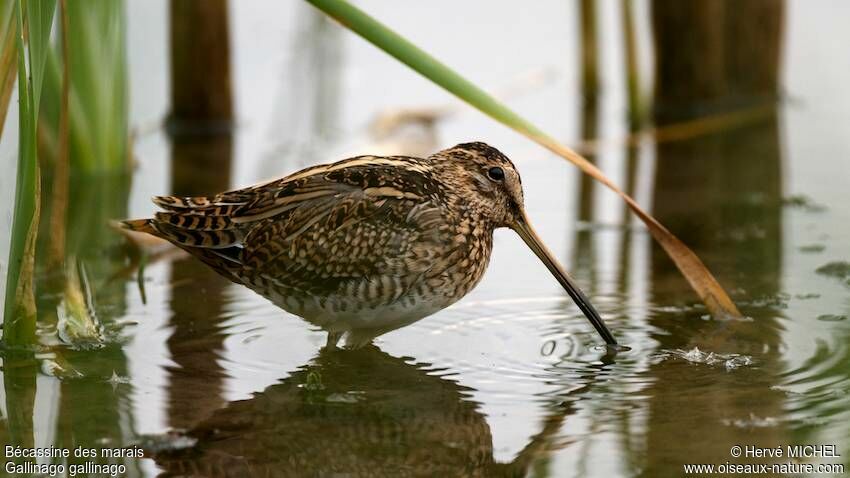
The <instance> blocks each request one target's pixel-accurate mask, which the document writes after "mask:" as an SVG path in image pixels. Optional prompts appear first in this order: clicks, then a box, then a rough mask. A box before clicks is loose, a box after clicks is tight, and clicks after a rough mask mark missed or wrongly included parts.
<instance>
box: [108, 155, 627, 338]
mask: <svg viewBox="0 0 850 478" xmlns="http://www.w3.org/2000/svg"><path fill="white" fill-rule="evenodd" d="M154 202H155V203H156V204H157V205H159V206H160V207H161V208H163V209H164V210H165V211H163V212H158V213H157V214H156V217H154V218H153V219H139V220H131V221H124V223H123V224H124V226H125V227H127V228H129V229H132V230H136V231H143V232H147V233H150V234H153V235H155V236H159V237H162V238H165V239H167V240H169V241H171V242H172V243H174V244H176V245H177V246H179V247H181V248H183V249H185V250H187V251H188V252H190V253H191V254H192V255H194V256H195V257H197V258H199V259H200V260H202V261H203V262H205V263H206V264H208V265H209V266H210V267H212V268H213V269H215V270H216V271H217V272H218V273H220V274H222V275H224V276H225V277H227V278H228V279H230V280H232V281H234V282H236V283H239V284H244V285H246V286H248V287H250V288H251V289H253V290H254V291H256V292H257V293H259V294H260V295H262V296H264V297H266V298H268V299H269V300H271V301H272V302H274V303H275V304H277V305H278V306H280V307H282V308H283V309H285V310H287V311H289V312H291V313H293V314H296V315H299V316H301V317H303V318H305V319H307V320H308V321H310V322H312V323H314V324H316V325H318V326H320V327H322V328H323V329H325V330H327V331H328V344H329V345H335V344H336V342H337V341H338V340H339V338H340V337H341V336H342V335H343V334H347V335H346V342H347V343H348V344H350V345H355V346H356V345H359V344H363V343H366V342H369V341H370V340H371V339H373V338H374V337H377V336H378V335H380V334H382V333H385V332H388V331H390V330H393V329H396V328H398V327H401V326H404V325H407V324H410V323H412V322H415V321H417V320H419V319H421V318H423V317H426V316H428V315H430V314H433V313H434V312H437V311H438V310H441V309H443V308H445V307H448V306H449V305H451V304H453V303H454V302H456V301H457V300H459V299H460V298H461V297H463V296H464V295H466V293H467V292H469V291H470V290H471V289H472V288H473V287H474V286H475V285H476V284H477V283H478V281H479V280H480V279H481V277H482V275H483V274H484V270H485V269H486V268H487V263H488V262H489V259H490V251H491V250H492V248H493V230H494V229H496V228H498V227H510V228H512V229H513V230H514V231H516V232H517V233H518V234H519V235H520V237H522V239H523V240H524V241H525V242H526V244H528V246H529V247H530V248H531V249H532V250H533V251H534V253H535V254H536V255H537V256H538V257H539V258H540V259H541V260H542V261H543V263H544V264H546V267H547V268H548V269H549V271H551V272H552V274H553V275H554V276H555V278H556V279H557V280H558V282H560V284H561V285H562V286H563V287H564V289H566V291H567V292H568V293H569V295H570V296H571V297H572V298H573V300H574V301H575V302H576V304H577V305H578V306H579V308H580V309H581V310H582V312H584V314H585V315H586V316H587V318H588V319H589V320H590V322H591V323H592V324H593V326H594V327H595V328H596V330H597V331H598V332H599V334H600V335H601V336H602V338H603V339H605V342H607V343H608V344H610V345H616V341H615V340H614V337H613V335H612V334H611V332H610V331H609V330H608V328H607V327H606V326H605V324H604V323H603V321H602V319H601V318H600V316H599V314H598V313H597V312H596V310H595V309H594V308H593V306H592V305H591V304H590V302H589V301H588V300H587V298H586V297H585V296H584V294H583V293H582V292H581V291H580V290H579V288H578V287H577V286H576V285H575V284H574V283H573V281H572V280H571V279H570V277H569V276H568V275H567V274H566V272H564V270H563V268H561V266H560V265H559V264H558V262H557V261H556V260H555V259H554V257H553V256H552V254H551V252H549V250H548V249H547V248H546V246H545V245H544V244H543V243H542V242H541V240H540V238H539V237H538V236H537V234H536V233H535V232H534V230H533V229H532V228H531V225H530V224H529V222H528V219H527V218H526V215H525V210H524V208H523V194H522V186H521V183H520V177H519V173H518V172H517V170H516V168H515V167H514V165H513V163H511V161H510V160H509V159H508V158H507V157H505V155H503V154H502V153H500V152H499V151H498V150H496V149H495V148H493V147H491V146H488V145H486V144H484V143H465V144H460V145H457V146H455V147H453V148H450V149H446V150H444V151H440V152H438V153H435V154H433V155H431V156H430V157H428V158H414V157H407V156H389V157H378V156H359V157H355V158H350V159H345V160H342V161H339V162H336V163H333V164H328V165H321V166H314V167H311V168H307V169H304V170H302V171H299V172H297V173H294V174H291V175H289V176H286V177H284V178H282V179H278V180H275V181H271V182H268V183H264V184H261V185H257V186H251V187H247V188H245V189H239V190H235V191H229V192H223V193H220V194H217V195H215V196H210V197H189V198H184V197H173V196H166V197H157V198H154Z"/></svg>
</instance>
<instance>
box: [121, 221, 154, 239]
mask: <svg viewBox="0 0 850 478" xmlns="http://www.w3.org/2000/svg"><path fill="white" fill-rule="evenodd" d="M118 225H119V226H120V227H121V228H122V229H127V230H129V231H136V232H146V233H148V234H153V235H154V236H160V235H161V234H160V233H159V232H158V231H157V230H156V228H154V226H153V219H128V220H126V221H118Z"/></svg>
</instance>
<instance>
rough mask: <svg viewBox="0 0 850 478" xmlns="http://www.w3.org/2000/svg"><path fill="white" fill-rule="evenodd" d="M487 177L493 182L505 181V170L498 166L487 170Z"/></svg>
mask: <svg viewBox="0 0 850 478" xmlns="http://www.w3.org/2000/svg"><path fill="white" fill-rule="evenodd" d="M487 177H489V178H490V179H492V180H493V181H501V180H503V179H505V170H504V169H502V168H500V167H498V166H496V167H493V168H490V169H488V170H487Z"/></svg>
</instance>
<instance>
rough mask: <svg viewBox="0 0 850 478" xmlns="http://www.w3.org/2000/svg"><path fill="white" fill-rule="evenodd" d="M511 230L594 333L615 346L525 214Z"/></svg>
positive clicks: (614, 341) (593, 310) (606, 329)
mask: <svg viewBox="0 0 850 478" xmlns="http://www.w3.org/2000/svg"><path fill="white" fill-rule="evenodd" d="M513 230H514V231H516V232H517V234H519V237H521V238H522V240H523V241H525V243H526V244H528V247H530V248H531V250H532V251H534V253H535V254H537V257H539V258H540V260H541V261H543V263H544V264H546V268H547V269H549V272H551V273H552V275H553V276H555V279H557V280H558V282H559V283H560V284H561V286H562V287H563V288H564V290H566V291H567V294H569V295H570V297H572V298H573V300H574V301H575V303H576V305H578V308H579V309H581V311H582V312H584V315H585V316H586V317H587V320H589V321H590V323H591V324H593V327H594V328H596V331H597V332H599V335H601V336H602V338H603V339H605V342H606V343H607V344H608V345H617V340H616V339H614V335H612V334H611V331H610V330H608V327H606V326H605V322H603V321H602V317H600V316H599V313H598V312H596V309H594V308H593V305H591V304H590V301H589V300H588V299H587V297H586V296H585V295H584V293H583V292H582V291H581V289H579V288H578V286H577V285H576V284H575V282H573V279H572V278H571V277H570V276H569V275H567V272H566V271H565V270H564V268H563V267H561V265H560V264H558V261H557V260H555V257H554V256H552V252H550V251H549V249H548V248H547V247H546V245H545V244H543V241H541V240H540V237H539V236H538V235H537V233H536V232H534V229H533V228H532V227H531V224H529V222H528V219H527V218H526V217H525V213H523V215H522V219H520V220H519V221H517V222H515V223H514V225H513Z"/></svg>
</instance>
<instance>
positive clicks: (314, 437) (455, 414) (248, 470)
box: [148, 346, 569, 477]
mask: <svg viewBox="0 0 850 478" xmlns="http://www.w3.org/2000/svg"><path fill="white" fill-rule="evenodd" d="M469 391H470V389H467V388H465V387H463V386H461V385H458V384H457V383H455V382H453V381H451V380H448V379H445V378H441V377H439V376H436V375H435V374H434V370H433V369H429V367H428V366H427V365H425V364H411V363H409V359H404V358H396V357H392V356H390V355H387V354H386V353H384V352H382V351H380V350H378V349H377V348H376V347H374V346H366V347H363V348H360V349H357V350H338V349H324V350H323V351H321V352H320V353H319V355H318V356H317V357H316V358H315V359H313V361H312V362H311V363H310V364H308V365H306V366H304V367H302V368H301V369H299V370H298V371H296V372H295V373H293V374H292V375H291V376H289V377H288V378H286V379H284V380H282V381H281V382H280V383H278V384H275V385H272V386H270V387H268V388H266V389H265V390H264V391H262V392H260V393H257V394H255V395H254V396H253V397H252V398H250V399H248V400H243V401H237V402H232V403H230V404H229V405H228V406H226V407H225V408H223V409H220V410H217V411H215V412H213V414H212V415H211V416H210V417H208V418H207V419H204V420H203V421H201V422H200V423H198V424H197V425H195V426H193V427H192V428H191V429H189V430H188V431H186V432H185V434H183V435H181V436H177V437H173V439H176V441H177V442H186V441H187V440H185V438H189V439H190V440H188V441H190V442H194V445H193V446H191V447H188V448H183V449H169V448H168V446H167V445H168V443H169V442H168V441H165V442H163V443H160V444H158V445H157V446H153V447H150V448H151V449H149V450H148V451H152V455H153V457H154V459H155V460H156V462H157V464H158V465H159V466H160V467H161V468H163V469H164V470H165V472H164V476H209V477H216V476H246V477H249V476H262V477H276V476H281V477H296V476H363V477H367V476H368V477H378V476H387V477H405V476H422V477H437V476H439V477H454V476H464V477H476V476H481V477H499V476H525V475H526V472H527V468H528V467H529V466H530V465H531V463H532V461H533V460H534V459H535V458H538V457H539V455H540V453H543V452H544V450H548V449H549V448H550V445H551V440H552V438H553V435H555V434H556V433H557V431H558V430H559V429H560V426H561V423H562V421H563V419H564V417H565V416H566V415H567V414H568V413H569V409H568V408H564V407H558V410H557V414H556V416H553V417H550V418H549V419H548V420H546V421H545V425H544V429H543V431H542V432H541V433H539V434H538V435H537V436H535V437H534V438H533V439H532V443H531V444H529V445H528V446H527V447H526V448H525V449H524V450H523V451H522V452H520V453H519V455H518V456H517V458H516V459H515V460H514V461H513V462H512V463H496V462H494V459H493V444H492V438H491V435H490V428H489V426H488V425H487V422H486V420H485V417H484V415H482V413H481V412H480V411H479V410H478V404H477V403H476V402H473V401H471V400H470V399H469ZM156 449H159V451H156Z"/></svg>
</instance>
